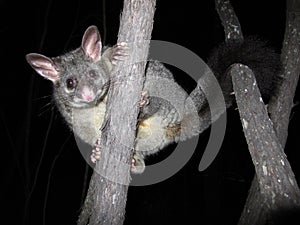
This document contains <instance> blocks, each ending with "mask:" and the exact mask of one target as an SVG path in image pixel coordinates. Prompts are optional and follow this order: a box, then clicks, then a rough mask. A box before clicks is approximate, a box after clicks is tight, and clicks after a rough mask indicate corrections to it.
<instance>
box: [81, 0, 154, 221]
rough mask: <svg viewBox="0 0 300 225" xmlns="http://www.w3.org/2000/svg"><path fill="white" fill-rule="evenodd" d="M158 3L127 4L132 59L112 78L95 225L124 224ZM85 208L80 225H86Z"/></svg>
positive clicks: (94, 190)
mask: <svg viewBox="0 0 300 225" xmlns="http://www.w3.org/2000/svg"><path fill="white" fill-rule="evenodd" d="M154 11H155V0H124V6H123V12H122V17H121V22H120V29H119V34H118V42H119V43H121V42H127V43H128V44H129V48H130V52H129V54H130V56H129V57H128V59H127V60H125V61H122V62H118V64H117V65H116V66H115V67H114V69H113V71H112V74H111V85H110V89H109V93H108V100H107V111H106V116H105V122H104V126H103V129H102V136H101V159H100V161H99V162H98V163H97V164H96V167H95V171H94V174H93V176H92V178H91V179H92V181H91V184H90V189H91V190H89V194H88V196H87V198H91V199H86V202H89V204H88V205H92V207H93V209H92V211H91V215H90V219H89V220H90V221H89V222H90V224H93V225H95V224H101V225H106V224H110V225H120V224H123V221H124V215H125V206H126V198H127V190H128V185H129V183H130V167H131V158H132V153H133V148H134V144H135V133H136V125H137V116H138V112H139V107H138V102H139V100H140V97H141V91H142V88H143V82H144V71H145V65H146V59H147V56H148V48H149V42H150V39H151V32H152V26H153V16H154ZM87 217H89V212H88V209H86V208H84V209H83V211H82V213H81V216H80V218H79V221H78V224H86V223H87Z"/></svg>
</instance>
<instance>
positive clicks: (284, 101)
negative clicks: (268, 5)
mask: <svg viewBox="0 0 300 225" xmlns="http://www.w3.org/2000/svg"><path fill="white" fill-rule="evenodd" d="M299 60H300V1H299V0H287V12H286V30H285V36H284V41H283V47H282V51H281V61H282V72H281V74H280V78H281V79H282V82H281V84H280V86H279V87H278V90H277V93H276V95H275V96H273V98H272V99H271V101H270V103H269V113H270V118H271V119H272V121H273V124H274V129H275V131H276V133H277V136H278V139H279V141H280V143H281V145H282V146H285V143H286V139H287V136H288V126H289V119H290V114H291V110H292V108H293V106H294V104H293V99H294V95H295V91H296V87H297V84H298V80H299V74H300V63H299Z"/></svg>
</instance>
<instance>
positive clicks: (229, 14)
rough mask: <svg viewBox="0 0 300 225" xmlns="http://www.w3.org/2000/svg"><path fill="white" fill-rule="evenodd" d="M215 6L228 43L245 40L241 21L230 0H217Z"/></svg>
mask: <svg viewBox="0 0 300 225" xmlns="http://www.w3.org/2000/svg"><path fill="white" fill-rule="evenodd" d="M215 7H216V10H217V12H218V14H219V17H220V19H221V22H222V25H223V27H224V31H225V42H226V43H234V44H238V43H242V42H243V41H244V37H243V33H242V29H241V25H240V22H239V20H238V18H237V16H236V14H235V12H234V10H233V7H232V5H231V4H230V1H229V0H215Z"/></svg>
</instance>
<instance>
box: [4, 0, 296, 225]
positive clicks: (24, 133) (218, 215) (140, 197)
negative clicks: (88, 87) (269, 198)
mask: <svg viewBox="0 0 300 225" xmlns="http://www.w3.org/2000/svg"><path fill="white" fill-rule="evenodd" d="M241 2H242V3H241ZM261 2H262V1H259V0H252V1H250V0H248V1H238V0H234V1H232V4H233V6H234V8H235V10H236V13H237V15H238V17H239V19H240V23H241V26H242V29H243V32H244V35H253V34H255V35H258V36H261V37H263V38H265V39H267V40H269V44H270V45H273V46H274V48H275V50H276V51H277V52H280V49H281V43H282V39H283V35H284V29H285V27H284V26H285V1H264V3H261ZM103 6H105V8H103ZM121 9H122V1H121V0H109V1H106V3H105V4H103V3H102V0H85V1H81V0H27V1H19V2H15V1H8V0H0V10H1V13H0V17H1V20H0V21H1V27H0V32H1V35H0V37H1V49H2V50H1V53H0V54H1V59H2V60H1V61H2V63H1V64H2V69H4V71H2V76H1V77H2V79H4V80H2V87H1V88H0V90H1V99H2V101H3V102H2V104H1V110H0V113H1V114H0V116H1V121H0V124H1V125H0V126H1V129H0V132H1V133H0V134H1V140H2V144H3V145H2V146H3V147H2V152H3V153H4V157H1V158H2V165H3V168H2V173H1V174H2V176H1V180H2V188H3V190H2V191H1V202H2V204H3V207H4V211H3V210H2V212H3V215H2V216H1V224H7V225H9V224H24V225H25V224H26V225H27V224H28V225H29V224H55V225H63V224H64V225H66V224H68V225H69V224H76V220H77V217H78V214H79V211H80V205H81V201H82V191H83V190H84V187H83V184H84V177H85V173H86V168H87V167H86V163H85V161H84V159H83V158H82V156H81V154H80V152H79V151H78V148H77V146H76V143H75V140H74V136H73V135H72V133H71V131H70V130H69V128H68V127H67V125H66V123H65V122H64V121H63V119H62V118H61V116H60V114H59V113H58V111H57V109H56V108H55V105H54V103H53V102H52V100H51V93H52V86H51V82H49V81H47V80H45V79H42V78H41V77H40V76H38V75H37V74H36V73H35V72H34V71H33V70H32V68H31V67H30V66H29V65H28V64H27V63H26V61H25V55H26V54H27V53H30V52H37V53H41V54H44V55H47V56H57V55H60V54H63V53H64V52H67V51H69V50H73V49H75V48H77V47H79V45H80V42H81V38H82V35H83V33H84V31H85V29H86V28H87V27H88V26H90V25H92V24H94V25H97V26H98V28H99V30H100V32H101V35H102V39H103V40H104V42H105V44H109V45H113V44H115V42H116V40H117V32H118V27H119V18H120V12H121ZM152 39H154V40H164V41H169V42H173V43H176V44H179V45H181V46H184V47H186V48H188V49H190V50H192V51H193V52H195V53H196V54H197V55H199V56H200V57H201V58H202V59H203V60H204V61H205V60H206V58H207V56H208V54H209V51H210V50H211V49H212V48H213V47H214V46H216V44H217V43H220V42H221V41H222V40H223V31H222V26H221V23H220V21H219V18H218V15H217V13H216V12H215V10H214V1H212V0H203V1H176V0H173V1H172V0H158V1H157V9H156V14H155V18H154V29H153V33H152ZM173 72H174V76H175V78H176V79H177V80H178V82H179V83H180V84H181V85H182V86H183V87H184V88H186V89H188V90H191V87H192V86H193V85H194V84H189V83H187V81H186V79H185V78H184V76H186V75H185V74H184V73H183V72H181V71H178V70H176V69H174V70H173ZM297 93H298V94H297V95H296V97H295V99H294V102H295V104H296V105H295V107H294V109H293V111H292V114H291V119H290V130H289V137H288V142H287V147H286V154H287V156H288V159H289V161H290V163H291V166H292V168H293V170H294V173H295V175H296V178H297V180H298V183H299V181H300V167H299V166H298V165H297V162H298V161H299V160H300V153H299V140H297V138H298V136H299V132H298V131H297V130H298V129H299V120H300V106H299V105H298V103H299V91H298V92H297ZM227 116H228V118H227V132H226V136H225V140H224V143H223V145H222V149H221V151H220V153H219V154H218V156H217V158H216V159H215V161H214V162H213V164H212V165H211V166H210V167H209V168H208V169H207V170H205V171H203V172H199V171H198V165H199V162H200V159H201V156H202V154H203V149H204V148H205V145H206V143H207V139H208V137H209V132H205V133H203V134H202V135H201V136H200V138H199V143H198V148H197V150H196V151H195V153H194V155H193V157H192V158H191V160H190V161H189V163H188V164H186V165H185V166H184V168H183V169H181V170H180V171H179V172H178V173H177V174H176V175H174V176H173V177H171V178H169V179H168V180H166V181H164V182H161V183H158V184H155V185H151V186H144V187H130V188H129V196H128V205H127V206H128V207H127V213H126V220H125V224H131V225H134V224H137V225H150V224H151V225H152V224H155V225H160V224H163V225H165V224H189V225H192V224H204V225H217V224H226V225H231V224H232V225H233V224H237V221H238V218H239V215H240V213H241V211H242V209H243V205H244V203H245V200H246V197H247V191H248V189H249V186H250V184H251V181H252V177H253V173H254V168H253V165H252V162H251V158H250V155H249V152H248V151H247V146H246V143H245V139H244V136H243V132H242V127H241V124H240V121H239V117H238V112H237V110H235V109H229V110H228V115H227ZM174 147H175V146H170V147H169V148H167V149H166V150H164V151H162V152H161V153H160V154H158V155H156V156H153V157H150V158H149V160H148V161H147V163H149V164H151V163H153V162H156V161H159V160H161V159H163V158H165V157H167V156H168V155H169V154H171V152H172V149H174ZM90 174H91V170H89V171H88V175H90ZM28 196H30V201H26V198H28ZM26 202H27V203H28V204H27V205H26Z"/></svg>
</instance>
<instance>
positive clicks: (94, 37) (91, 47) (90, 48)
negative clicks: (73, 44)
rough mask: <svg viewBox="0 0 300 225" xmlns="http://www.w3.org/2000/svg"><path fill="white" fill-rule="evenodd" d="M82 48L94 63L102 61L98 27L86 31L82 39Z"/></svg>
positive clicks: (91, 27)
mask: <svg viewBox="0 0 300 225" xmlns="http://www.w3.org/2000/svg"><path fill="white" fill-rule="evenodd" d="M81 48H82V50H83V51H84V53H85V55H86V56H87V57H89V58H91V59H92V60H93V61H94V62H96V61H99V60H100V59H101V50H102V44H101V36H100V33H99V31H98V28H97V27H96V26H90V27H88V28H87V29H86V31H85V32H84V35H83V37H82V42H81Z"/></svg>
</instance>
